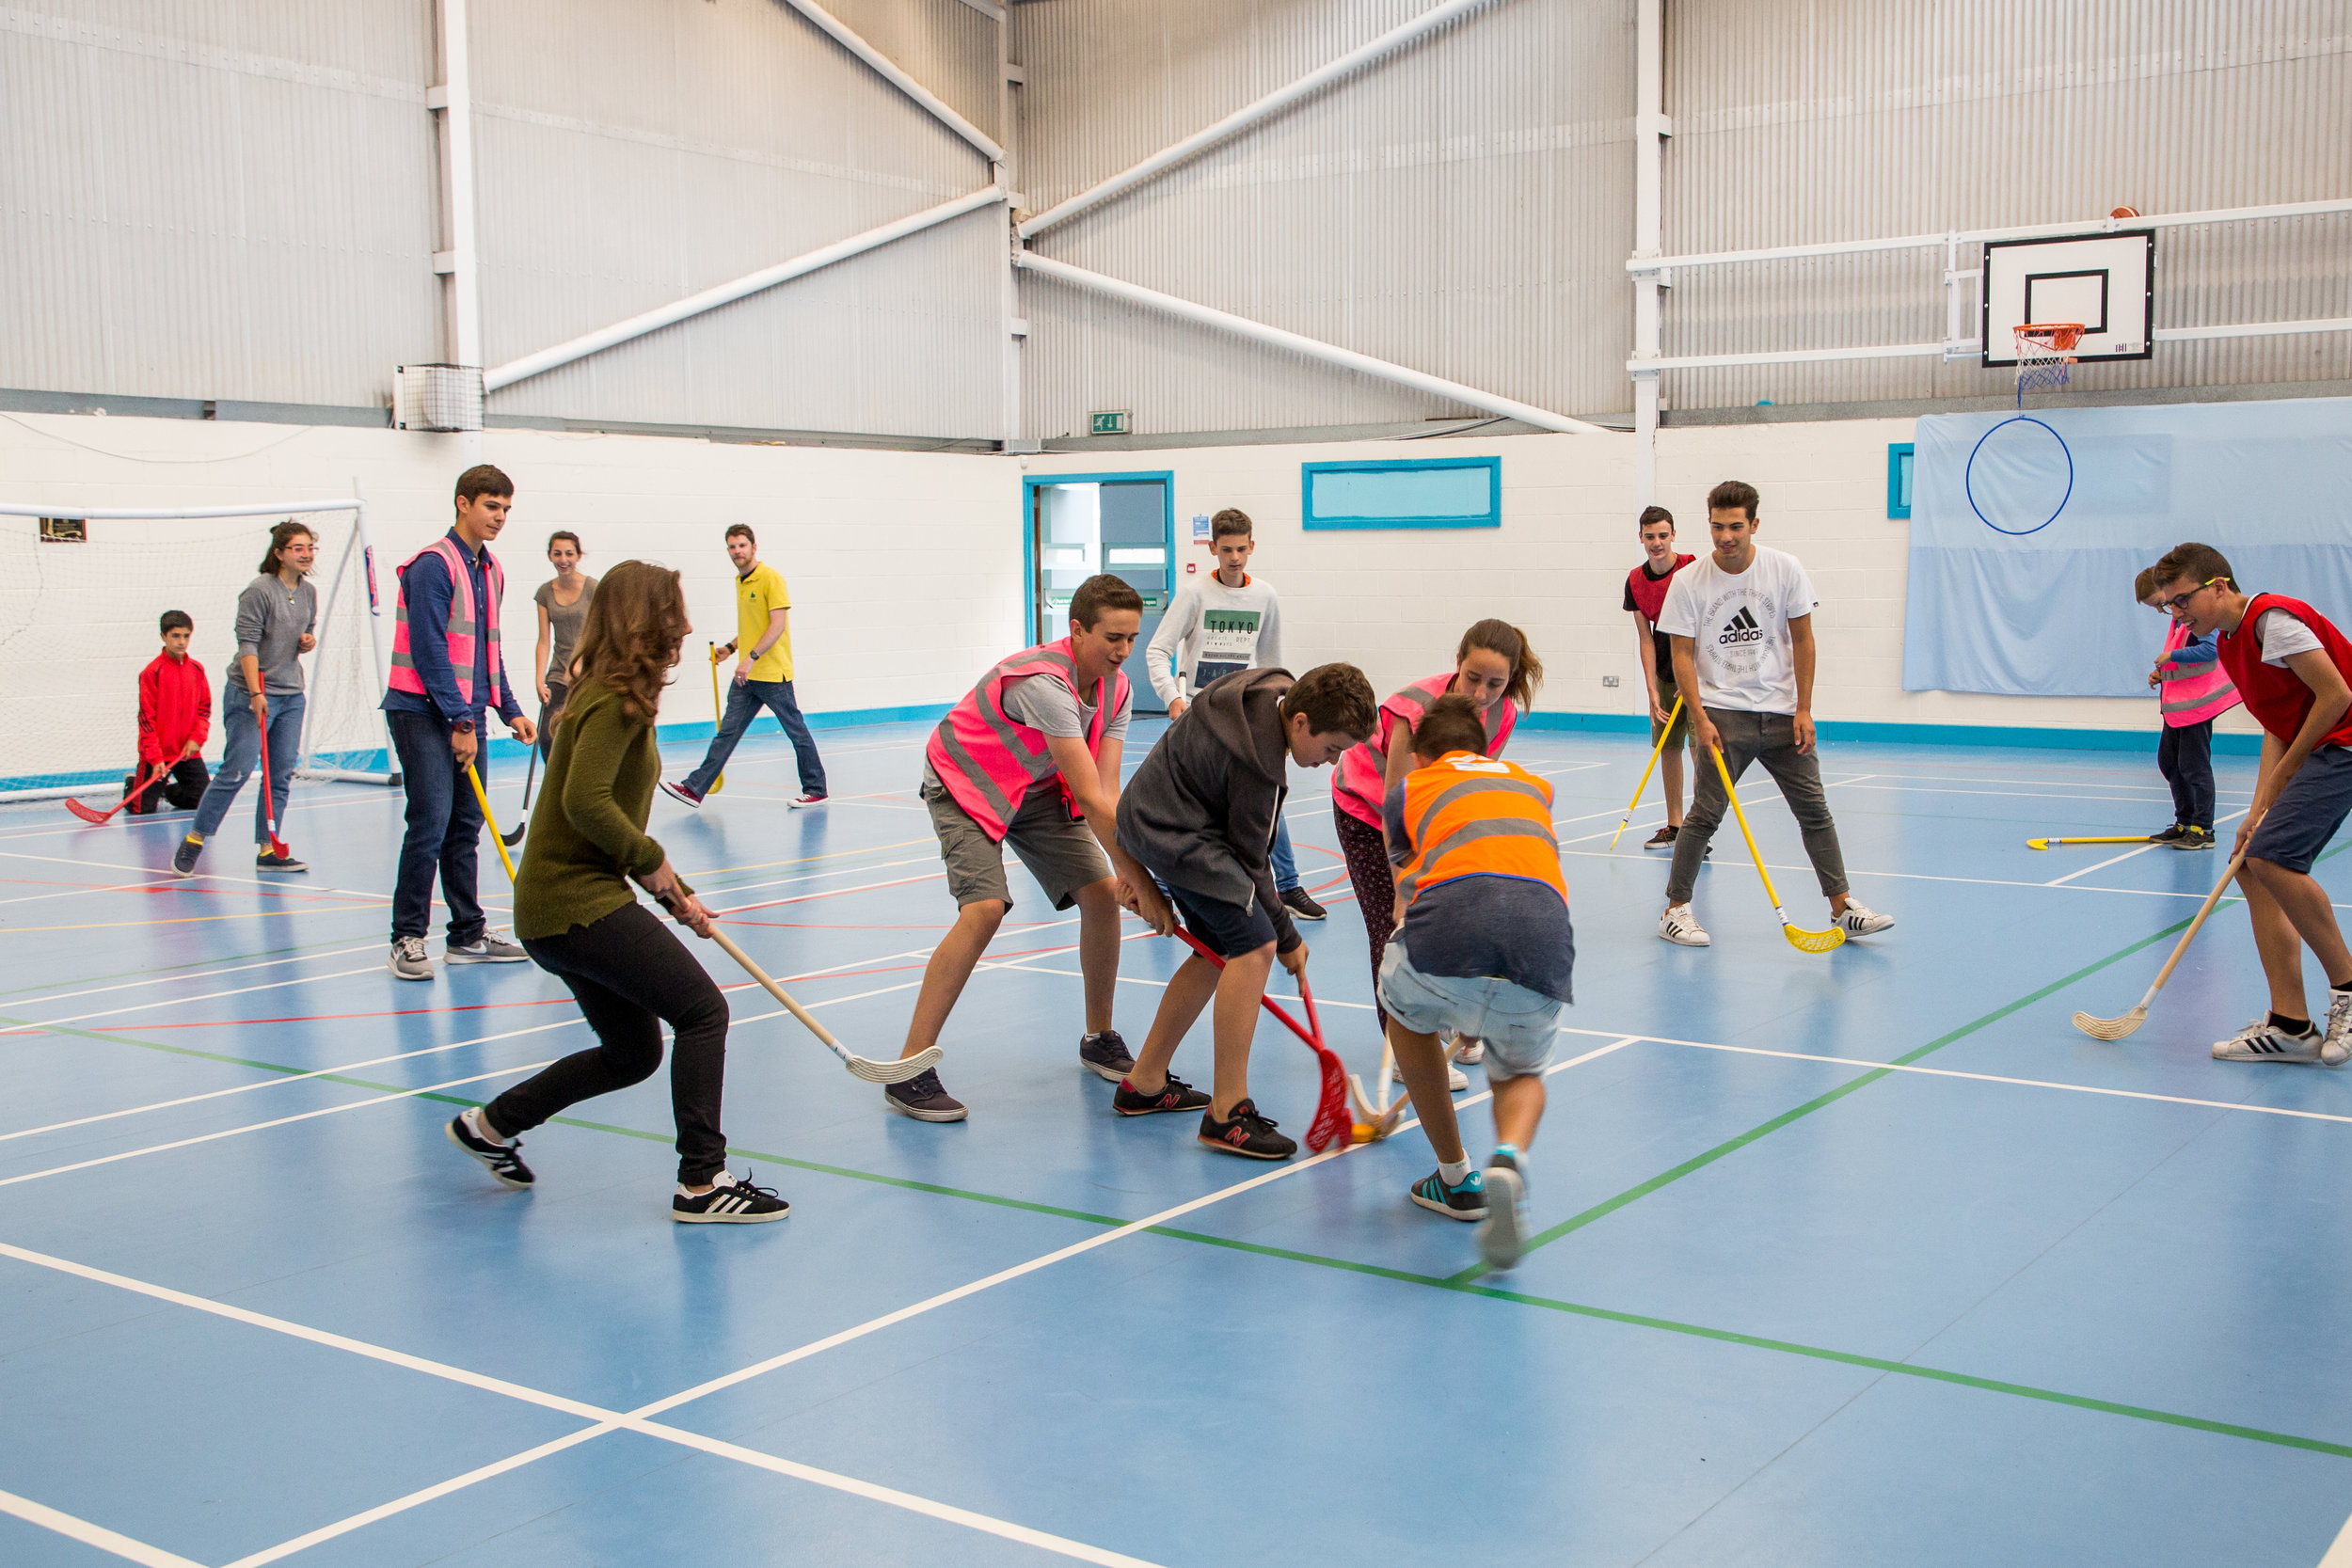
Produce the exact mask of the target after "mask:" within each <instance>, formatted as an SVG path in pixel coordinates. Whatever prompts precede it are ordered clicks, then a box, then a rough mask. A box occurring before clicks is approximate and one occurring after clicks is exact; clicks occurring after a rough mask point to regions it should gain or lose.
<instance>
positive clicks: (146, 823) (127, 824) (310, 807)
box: [0, 784, 499, 840]
mask: <svg viewBox="0 0 2352 1568" xmlns="http://www.w3.org/2000/svg"><path fill="white" fill-rule="evenodd" d="M312 787H315V786H312ZM491 787H492V788H493V789H496V788H497V787H499V786H497V785H496V784H493V785H492V786H491ZM104 788H105V786H104V785H103V784H99V785H94V786H92V789H91V793H92V794H100V793H103V790H104ZM380 793H382V794H383V795H384V796H386V797H387V798H389V800H392V801H395V802H397V801H399V800H401V798H402V797H401V794H400V792H399V791H398V790H391V789H387V790H383V791H381V792H380ZM117 799H119V796H118V797H117ZM369 800H370V798H369V797H368V796H365V795H337V796H335V797H333V798H332V799H330V800H301V799H299V798H297V799H295V800H292V801H290V802H289V803H288V804H287V807H286V815H287V816H289V817H291V816H293V815H294V813H295V812H298V811H302V812H311V811H330V810H333V809H335V808H336V807H339V806H358V805H365V804H368V803H369ZM195 816H196V814H195V813H194V812H192V811H175V812H173V813H171V815H169V816H141V817H137V818H135V819H134V818H132V817H131V816H130V815H129V814H128V813H125V814H124V815H123V816H118V817H116V818H115V824H116V825H117V826H119V827H124V828H173V827H177V828H185V827H186V826H187V825H188V823H189V822H191V821H193V820H194V819H195ZM94 825H95V824H92V823H88V822H83V821H80V820H78V819H76V820H74V821H71V822H65V823H61V824H60V825H58V826H57V827H55V828H28V829H26V830H24V832H14V833H0V840H5V839H14V838H50V837H54V836H56V835H57V834H59V833H71V832H82V831H85V830H87V829H88V828H90V827H92V826H94Z"/></svg>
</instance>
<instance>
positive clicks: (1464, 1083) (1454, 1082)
mask: <svg viewBox="0 0 2352 1568" xmlns="http://www.w3.org/2000/svg"><path fill="white" fill-rule="evenodd" d="M1389 1082H1390V1083H1391V1084H1394V1085H1396V1086H1397V1087H1398V1088H1400V1089H1402V1088H1403V1087H1404V1086H1405V1074H1403V1073H1402V1072H1399V1071H1397V1070H1396V1069H1395V1068H1394V1067H1391V1068H1390V1069H1389ZM1384 1086H1385V1085H1384ZM1445 1086H1446V1088H1447V1089H1448V1090H1449V1091H1450V1092H1452V1093H1454V1094H1460V1093H1461V1092H1462V1091H1463V1090H1464V1089H1467V1088H1469V1087H1470V1074H1469V1073H1467V1072H1464V1071H1463V1070H1462V1069H1460V1068H1458V1067H1455V1066H1454V1064H1453V1063H1451V1062H1448V1063H1447V1064H1446V1068H1445Z"/></svg>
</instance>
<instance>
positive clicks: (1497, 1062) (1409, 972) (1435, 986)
mask: <svg viewBox="0 0 2352 1568" xmlns="http://www.w3.org/2000/svg"><path fill="white" fill-rule="evenodd" d="M1380 1005H1381V1006H1384V1007H1386V1008H1387V1009H1388V1010H1389V1016H1390V1017H1391V1018H1392V1019H1394V1020H1396V1022H1399V1023H1402V1024H1403V1025H1405V1027H1406V1028H1407V1029H1410V1030H1411V1031H1412V1032H1413V1033H1414V1034H1416V1035H1441V1034H1443V1033H1445V1032H1446V1031H1447V1030H1448V1029H1451V1030H1453V1031H1454V1033H1456V1034H1458V1035H1464V1036H1467V1037H1470V1038H1472V1039H1482V1040H1485V1041H1486V1076H1487V1077H1488V1078H1489V1079H1495V1078H1524V1077H1526V1076H1527V1075H1528V1074H1529V1073H1531V1072H1541V1071H1543V1070H1544V1068H1545V1066H1546V1065H1547V1064H1548V1063H1549V1062H1550V1060H1551V1046H1552V1041H1553V1040H1554V1039H1555V1038H1556V1037H1558V1036H1559V1033H1560V1009H1561V1007H1562V1006H1565V1004H1563V1003H1561V1002H1559V1001H1556V1000H1555V999H1553V998H1551V997H1549V996H1546V995H1544V994H1543V993H1542V992H1541V991H1533V990H1528V989H1527V988H1526V987H1525V986H1522V985H1519V984H1518V983H1517V982H1516V981H1511V980H1504V979H1500V978H1496V977H1493V976H1486V977H1483V978H1466V977H1462V976H1458V975H1453V974H1422V972H1421V971H1420V970H1418V969H1415V968H1414V967H1413V962H1412V959H1411V958H1408V957H1406V952H1405V944H1404V943H1403V942H1396V941H1391V942H1390V943H1389V950H1388V951H1387V952H1386V953H1383V954H1382V955H1381V956H1380Z"/></svg>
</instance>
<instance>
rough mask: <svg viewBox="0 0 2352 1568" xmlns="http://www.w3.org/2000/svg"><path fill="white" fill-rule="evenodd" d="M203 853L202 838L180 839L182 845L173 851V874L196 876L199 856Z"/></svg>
mask: <svg viewBox="0 0 2352 1568" xmlns="http://www.w3.org/2000/svg"><path fill="white" fill-rule="evenodd" d="M203 853H204V841H203V840H202V839H200V838H183V839H182V840H181V841H180V847H179V848H177V849H174V850H173V851H172V852H171V869H172V872H173V874H174V875H176V876H181V877H193V876H195V875H196V861H197V857H198V856H199V855H201V854H203Z"/></svg>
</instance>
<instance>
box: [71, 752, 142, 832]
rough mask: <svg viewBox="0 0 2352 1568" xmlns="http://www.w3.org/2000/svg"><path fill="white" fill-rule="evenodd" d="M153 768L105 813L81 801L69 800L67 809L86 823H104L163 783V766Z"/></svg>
mask: <svg viewBox="0 0 2352 1568" xmlns="http://www.w3.org/2000/svg"><path fill="white" fill-rule="evenodd" d="M152 768H153V770H152V771H151V772H148V771H143V772H142V773H141V776H140V778H139V782H138V783H137V784H134V785H133V786H132V787H131V788H130V789H129V790H128V791H127V792H126V793H125V794H124V795H123V797H122V799H121V800H119V801H117V802H116V803H115V804H113V805H111V806H109V807H107V808H106V809H105V810H104V811H100V810H99V809H98V808H96V807H95V806H86V805H84V804H82V802H81V801H79V800H68V801H67V802H66V803H65V809H66V810H68V811H70V812H72V814H73V815H74V816H78V817H80V818H81V819H82V820H83V821H85V822H89V823H98V822H103V821H105V820H107V819H108V818H110V817H112V816H114V814H115V813H116V812H119V811H120V810H121V809H122V808H123V807H124V806H127V805H129V804H130V803H131V802H132V801H134V800H137V799H138V798H139V797H140V796H142V795H144V794H146V793H147V792H148V791H149V790H151V789H152V788H154V787H155V786H156V785H157V784H161V783H163V781H164V766H163V764H161V763H155V764H153V765H152Z"/></svg>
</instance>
